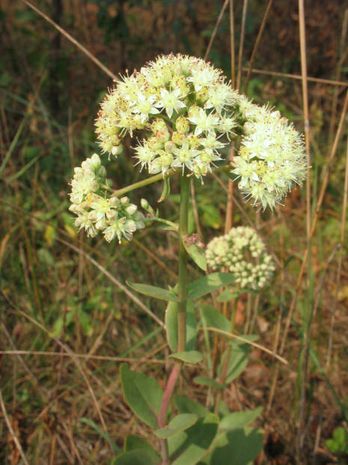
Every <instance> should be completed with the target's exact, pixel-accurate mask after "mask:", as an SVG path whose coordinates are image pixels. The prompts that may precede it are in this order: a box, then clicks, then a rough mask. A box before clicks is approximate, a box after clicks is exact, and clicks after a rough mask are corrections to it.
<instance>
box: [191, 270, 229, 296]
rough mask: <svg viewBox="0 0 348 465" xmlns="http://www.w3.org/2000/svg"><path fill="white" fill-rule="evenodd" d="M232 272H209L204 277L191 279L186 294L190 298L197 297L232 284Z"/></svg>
mask: <svg viewBox="0 0 348 465" xmlns="http://www.w3.org/2000/svg"><path fill="white" fill-rule="evenodd" d="M233 281H234V274H232V273H211V274H208V275H207V276H204V278H200V279H197V280H196V281H193V282H192V283H190V284H189V286H188V295H189V298H190V299H192V300H196V299H199V298H200V297H203V296H204V295H206V294H210V293H211V292H213V291H216V290H217V289H219V288H220V287H222V286H227V285H229V284H232V283H233Z"/></svg>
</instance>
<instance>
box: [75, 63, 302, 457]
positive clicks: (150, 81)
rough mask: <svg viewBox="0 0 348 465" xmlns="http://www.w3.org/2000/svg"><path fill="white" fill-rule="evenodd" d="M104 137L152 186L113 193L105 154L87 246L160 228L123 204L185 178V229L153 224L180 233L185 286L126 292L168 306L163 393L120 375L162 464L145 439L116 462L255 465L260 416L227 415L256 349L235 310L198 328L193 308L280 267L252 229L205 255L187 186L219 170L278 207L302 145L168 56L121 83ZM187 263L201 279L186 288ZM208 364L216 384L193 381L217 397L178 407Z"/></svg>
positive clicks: (277, 121)
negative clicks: (216, 341)
mask: <svg viewBox="0 0 348 465" xmlns="http://www.w3.org/2000/svg"><path fill="white" fill-rule="evenodd" d="M96 133H97V136H98V140H99V144H100V147H101V149H102V151H103V152H105V153H108V154H109V156H110V157H111V158H113V157H118V156H120V155H121V154H122V153H123V152H124V151H125V145H126V144H129V142H130V145H131V151H132V153H133V156H134V158H135V160H136V165H139V166H140V169H141V170H143V169H146V170H147V171H148V172H149V173H150V174H152V175H153V176H151V177H149V178H146V179H144V180H142V181H139V182H136V183H134V184H132V185H130V186H126V187H123V188H121V189H119V190H117V191H113V190H112V187H111V183H110V181H109V180H108V179H107V178H106V170H105V168H104V167H103V166H102V165H101V160H100V157H99V156H98V155H97V154H94V155H93V156H92V157H91V158H88V159H87V160H85V161H84V162H83V163H82V165H81V167H79V168H75V173H74V177H73V180H72V182H71V194H70V200H71V202H72V205H71V207H70V210H71V211H72V212H73V213H74V214H75V215H76V217H77V218H76V221H75V224H76V226H77V227H78V228H80V229H84V230H85V231H86V232H87V234H88V235H89V236H91V237H94V236H95V235H96V234H97V233H98V232H101V233H102V234H103V235H104V237H105V239H106V240H107V241H108V242H110V241H111V240H113V239H114V238H117V239H118V241H119V242H121V241H123V240H128V241H129V240H131V239H132V237H133V234H134V233H135V232H136V230H138V229H141V228H143V227H144V226H145V224H146V222H147V217H146V215H150V216H151V218H150V219H151V220H154V219H155V212H154V210H153V209H152V208H151V207H150V206H149V203H148V202H147V200H146V199H143V200H142V202H141V206H142V209H143V210H144V213H142V212H141V211H140V210H139V209H138V207H137V206H136V205H135V204H133V203H131V202H130V200H129V198H128V197H127V196H125V194H128V193H130V192H132V191H133V190H135V189H138V188H141V187H144V186H146V185H149V184H151V183H153V182H157V181H160V180H163V181H164V183H165V185H166V183H168V181H169V179H170V178H171V177H172V176H174V175H179V177H180V209H179V215H178V216H179V222H178V225H175V224H174V225H173V224H172V223H170V222H168V221H166V220H163V219H160V218H156V219H157V220H159V221H165V222H166V223H167V224H168V223H170V225H171V229H172V230H174V231H175V232H177V233H178V243H179V254H178V259H179V266H178V282H177V285H176V286H175V287H174V288H168V289H161V288H158V287H155V286H152V285H147V284H139V283H129V285H130V286H131V287H132V288H133V289H134V290H135V291H137V292H139V293H142V294H144V295H146V296H149V297H152V298H158V299H160V300H165V301H167V309H166V313H165V321H164V326H165V330H166V335H167V341H168V346H169V347H170V349H171V351H172V353H171V355H170V358H171V359H173V366H172V369H171V372H170V374H169V376H168V379H167V382H166V383H165V384H164V390H163V389H162V387H161V386H160V385H159V384H158V383H157V382H156V381H155V380H154V379H152V378H150V377H148V376H146V375H144V374H142V373H136V372H134V371H132V370H130V369H129V368H128V366H127V365H124V366H122V367H121V381H122V386H123V392H124V397H125V400H126V401H127V402H128V404H129V406H130V408H131V409H132V411H133V412H134V414H135V415H137V416H138V417H139V418H140V419H141V420H142V421H143V422H144V423H145V424H146V425H148V426H149V427H150V428H151V429H152V430H154V433H155V437H156V438H157V440H158V441H159V445H160V455H159V454H158V453H157V452H156V451H155V450H154V449H153V447H152V446H150V445H149V444H148V443H147V442H145V440H144V439H143V438H136V439H134V438H133V439H132V440H129V441H126V442H125V451H124V452H123V453H122V454H121V455H120V456H118V457H117V458H116V459H115V461H114V462H113V463H114V465H159V464H161V465H169V464H172V465H195V464H198V463H200V464H207V465H209V464H211V465H217V464H220V465H221V464H222V463H226V457H228V460H229V463H238V464H241V465H247V464H249V463H250V462H251V461H252V460H253V459H254V458H255V457H256V455H257V454H258V452H259V450H260V448H261V446H262V440H261V435H260V433H259V431H258V430H251V429H250V428H249V426H248V425H249V423H251V422H252V421H253V420H255V419H256V418H257V416H258V415H259V413H260V411H259V410H258V409H256V410H249V411H246V412H237V413H231V412H229V411H228V408H227V406H226V405H224V404H223V402H222V399H221V393H222V392H223V391H224V389H225V388H226V387H227V386H228V384H229V383H230V382H231V381H233V379H235V378H236V377H237V376H238V375H239V374H240V373H241V372H242V371H243V369H244V368H245V366H246V364H247V360H248V351H249V348H250V344H252V342H251V341H252V339H250V338H249V339H248V337H240V336H238V334H236V333H235V332H234V317H233V315H234V312H232V313H231V316H230V319H228V318H227V316H226V315H227V314H225V315H224V314H222V313H220V311H219V309H217V308H216V306H212V305H203V306H202V305H201V304H200V305H199V314H200V318H199V319H198V318H197V317H196V312H195V307H196V304H197V301H198V300H199V299H201V298H202V297H204V296H208V295H209V294H211V293H213V292H214V293H216V292H217V293H219V292H220V291H222V293H221V294H220V295H219V296H218V297H219V299H218V300H219V301H220V302H224V301H226V294H225V293H224V292H225V291H226V290H228V289H230V288H231V287H232V288H233V290H234V294H233V296H232V297H233V300H234V302H235V303H236V299H237V298H238V296H239V294H241V293H243V292H245V291H246V290H252V291H253V292H258V291H260V290H261V289H263V288H264V287H265V286H266V284H267V283H268V282H269V281H270V279H271V277H272V274H273V272H274V265H273V261H272V258H271V257H270V255H268V254H267V252H266V248H265V246H264V244H263V242H262V241H261V239H260V238H259V237H258V235H257V234H256V232H255V231H254V230H252V229H251V228H247V227H238V228H233V229H231V231H230V232H228V233H227V234H226V235H225V236H222V237H217V238H215V239H212V241H211V242H210V243H209V244H208V246H207V248H206V251H204V249H203V248H202V247H200V246H199V245H197V243H195V241H192V240H190V238H189V237H188V209H189V202H190V181H191V179H192V178H195V177H196V178H199V179H201V180H202V181H203V178H204V177H205V176H207V175H208V174H209V173H210V172H212V171H213V170H214V169H215V168H218V167H219V169H220V168H221V166H222V168H223V169H224V170H225V171H227V172H228V173H229V174H230V176H234V177H235V178H236V179H239V181H238V182H239V187H240V188H241V191H242V192H243V194H244V195H245V196H246V197H251V198H252V199H253V201H254V203H255V204H259V205H261V206H262V207H263V208H265V207H267V206H269V207H270V208H274V207H275V206H276V204H277V203H279V202H280V201H281V200H282V199H283V198H284V196H285V195H286V194H287V192H288V191H289V190H290V189H291V188H292V187H293V186H294V185H295V184H296V183H297V184H300V183H301V182H302V180H303V178H304V173H305V170H306V163H305V156H304V151H303V143H302V138H301V136H300V135H299V134H298V133H297V132H296V130H295V129H294V127H293V126H292V125H291V124H289V123H288V122H287V121H286V120H285V119H284V118H282V117H281V116H280V114H279V113H278V112H275V111H272V110H271V109H269V108H268V107H259V106H257V105H255V104H253V103H251V102H250V101H249V100H248V99H247V98H246V97H244V96H243V95H240V94H238V93H237V92H236V91H235V90H233V89H232V88H231V86H230V84H229V83H228V82H226V80H225V79H224V77H223V75H222V73H221V72H220V71H219V70H217V69H216V68H214V67H213V66H212V65H210V64H208V63H206V62H204V61H203V60H201V59H198V58H193V57H189V56H183V55H169V56H161V57H159V58H158V59H156V60H155V61H154V62H151V63H149V64H147V65H146V66H144V67H143V68H141V70H140V71H139V72H134V73H133V74H131V75H130V76H125V77H123V78H122V80H121V81H120V82H118V83H116V85H115V87H114V89H112V90H111V91H110V92H109V93H108V94H107V96H106V97H105V99H104V101H103V103H102V105H101V110H100V112H99V115H98V118H97V121H96ZM127 139H128V142H127ZM232 143H233V144H234V145H235V148H236V156H235V157H234V161H233V164H230V162H228V161H227V160H228V156H227V155H228V149H229V146H230V145H231V144H232ZM220 165H221V166H220ZM164 197H165V195H164V196H162V198H164ZM145 213H146V215H145ZM189 258H191V259H192V260H193V261H194V262H195V263H196V264H197V265H198V266H199V267H200V268H201V269H202V270H203V271H205V272H206V274H205V276H203V277H200V278H199V279H196V280H195V281H191V282H189V276H188V269H187V264H188V260H189ZM230 299H231V294H230V293H228V294H227V300H230ZM214 301H215V299H213V302H214ZM199 329H202V330H203V332H204V335H205V338H204V340H205V344H206V352H205V356H203V354H202V353H201V352H199V351H198V350H197V344H198V339H197V334H198V330H199ZM210 332H213V333H215V335H216V334H220V335H221V336H222V337H224V338H226V339H227V342H226V343H225V344H223V345H222V346H221V354H220V355H221V361H220V362H219V363H217V361H216V360H215V359H214V358H213V357H212V354H211V352H210V344H211V341H210V336H209V333H210ZM259 347H260V346H259ZM203 360H205V362H206V363H207V368H206V370H207V372H208V373H209V376H200V377H197V378H195V382H196V383H198V384H201V385H204V386H208V387H209V392H208V397H207V405H206V406H203V405H199V404H197V403H195V402H193V401H191V400H190V399H188V398H187V397H182V396H181V397H176V399H175V406H174V405H173V403H172V397H173V393H174V390H175V386H176V383H177V380H178V378H179V376H180V373H181V371H182V368H183V366H184V365H186V364H188V365H195V364H200V363H203ZM212 393H213V394H212ZM174 412H176V413H177V414H176V415H174ZM169 413H170V414H171V416H172V419H171V420H170V421H169ZM173 415H174V416H173ZM243 441H244V442H243ZM243 444H244V445H243ZM243 447H244V449H243V450H242V448H243ZM241 457H244V458H243V459H242V458H241Z"/></svg>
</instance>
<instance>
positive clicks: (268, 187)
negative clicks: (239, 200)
mask: <svg viewBox="0 0 348 465" xmlns="http://www.w3.org/2000/svg"><path fill="white" fill-rule="evenodd" d="M239 107H240V111H241V113H242V115H243V118H244V119H245V121H246V122H245V124H244V127H243V136H242V139H241V146H240V150H239V154H238V156H236V157H235V158H234V169H233V171H232V172H233V173H234V174H236V175H237V176H238V177H239V178H240V181H239V188H240V189H241V191H242V192H243V194H244V195H245V196H246V197H247V198H248V197H250V198H252V199H253V201H254V204H261V206H262V207H263V208H266V207H267V206H268V207H270V208H272V209H273V208H274V207H275V206H276V204H277V203H280V202H281V201H282V199H283V198H284V197H285V196H286V194H287V193H288V192H289V191H290V190H291V189H292V188H293V186H294V185H295V184H301V183H302V181H303V180H304V178H305V174H306V168H307V163H306V157H305V152H304V145H303V140H302V137H301V135H300V134H299V133H298V132H297V131H296V129H295V128H294V126H293V125H292V124H291V123H289V122H288V121H287V119H286V118H283V117H281V115H280V113H279V112H278V111H272V110H270V109H269V108H267V107H259V106H257V105H254V104H253V103H251V102H249V101H248V100H247V99H246V98H245V97H243V96H240V105H239Z"/></svg>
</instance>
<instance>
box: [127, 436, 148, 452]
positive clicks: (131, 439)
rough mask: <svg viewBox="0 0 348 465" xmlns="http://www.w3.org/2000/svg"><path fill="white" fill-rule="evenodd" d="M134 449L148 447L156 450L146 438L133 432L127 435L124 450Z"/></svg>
mask: <svg viewBox="0 0 348 465" xmlns="http://www.w3.org/2000/svg"><path fill="white" fill-rule="evenodd" d="M134 449H147V450H150V451H152V452H155V450H154V449H153V447H152V446H151V445H150V444H149V443H148V442H147V441H146V439H144V438H142V437H141V436H136V435H135V434H131V435H129V436H127V437H126V440H125V442H124V452H129V451H131V450H134Z"/></svg>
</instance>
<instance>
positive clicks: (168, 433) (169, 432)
mask: <svg viewBox="0 0 348 465" xmlns="http://www.w3.org/2000/svg"><path fill="white" fill-rule="evenodd" d="M197 420H198V416H197V415H195V414H194V413H182V414H180V415H177V416H176V417H174V418H173V419H172V420H171V421H170V422H169V424H168V426H166V427H165V428H161V429H158V430H157V431H155V435H156V436H157V437H159V438H160V439H168V438H170V437H172V436H174V435H175V434H178V433H181V432H182V431H185V430H187V429H188V428H190V427H191V426H193V425H194V424H195V423H196V422H197Z"/></svg>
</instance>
